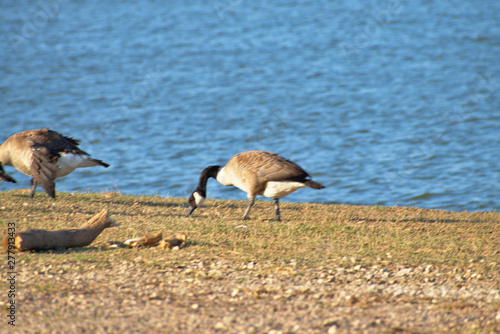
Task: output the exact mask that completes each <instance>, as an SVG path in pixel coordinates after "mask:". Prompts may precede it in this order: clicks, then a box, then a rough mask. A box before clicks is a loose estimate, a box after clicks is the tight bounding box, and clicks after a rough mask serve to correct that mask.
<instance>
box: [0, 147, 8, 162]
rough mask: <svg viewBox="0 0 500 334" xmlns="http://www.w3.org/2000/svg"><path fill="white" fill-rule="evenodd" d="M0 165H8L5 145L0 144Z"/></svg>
mask: <svg viewBox="0 0 500 334" xmlns="http://www.w3.org/2000/svg"><path fill="white" fill-rule="evenodd" d="M0 163H1V164H3V165H9V164H10V157H9V152H8V151H7V146H6V145H5V144H0Z"/></svg>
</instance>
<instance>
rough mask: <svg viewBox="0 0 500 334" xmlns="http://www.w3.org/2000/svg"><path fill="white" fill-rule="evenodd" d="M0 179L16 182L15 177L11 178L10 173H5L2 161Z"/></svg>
mask: <svg viewBox="0 0 500 334" xmlns="http://www.w3.org/2000/svg"><path fill="white" fill-rule="evenodd" d="M0 181H7V182H13V183H16V180H14V179H13V178H11V177H10V176H9V175H7V174H6V173H5V171H4V170H3V167H2V164H1V163H0Z"/></svg>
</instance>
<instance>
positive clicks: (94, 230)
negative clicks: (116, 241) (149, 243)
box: [3, 210, 114, 251]
mask: <svg viewBox="0 0 500 334" xmlns="http://www.w3.org/2000/svg"><path fill="white" fill-rule="evenodd" d="M111 226H114V225H113V221H112V220H110V219H109V218H108V210H102V211H101V212H100V213H98V214H96V215H95V216H94V217H92V218H91V219H89V221H87V223H85V224H84V225H83V226H82V227H80V228H79V229H70V230H59V231H46V230H27V231H21V232H19V233H16V234H15V235H14V238H12V237H9V236H6V237H5V238H4V239H3V249H4V250H5V251H6V250H7V249H8V248H9V245H12V244H14V245H15V249H16V250H20V251H28V250H46V249H54V248H70V247H84V246H87V245H89V244H91V243H92V241H94V239H95V238H97V236H98V235H99V234H101V232H102V231H103V230H104V229H105V228H107V227H111ZM9 239H10V240H9ZM12 239H14V240H12Z"/></svg>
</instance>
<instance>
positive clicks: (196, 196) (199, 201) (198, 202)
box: [193, 192, 205, 206]
mask: <svg viewBox="0 0 500 334" xmlns="http://www.w3.org/2000/svg"><path fill="white" fill-rule="evenodd" d="M193 196H194V200H195V201H196V206H200V205H202V204H203V202H205V197H203V196H201V195H200V194H198V193H197V192H196V193H194V194H193Z"/></svg>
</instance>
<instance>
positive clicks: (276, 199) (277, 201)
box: [274, 198, 281, 221]
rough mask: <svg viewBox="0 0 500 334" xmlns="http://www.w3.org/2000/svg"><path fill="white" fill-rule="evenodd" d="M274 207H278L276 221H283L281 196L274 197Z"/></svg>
mask: <svg viewBox="0 0 500 334" xmlns="http://www.w3.org/2000/svg"><path fill="white" fill-rule="evenodd" d="M274 207H275V208H276V213H275V214H276V217H275V218H274V220H276V221H281V215H280V200H279V198H275V199H274Z"/></svg>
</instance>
